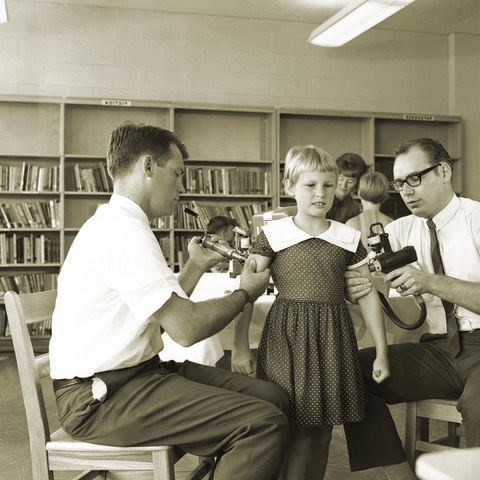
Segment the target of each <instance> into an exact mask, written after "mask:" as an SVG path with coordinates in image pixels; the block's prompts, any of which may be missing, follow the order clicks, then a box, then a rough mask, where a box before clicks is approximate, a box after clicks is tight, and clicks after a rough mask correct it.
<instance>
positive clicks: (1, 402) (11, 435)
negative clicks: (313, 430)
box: [0, 353, 404, 480]
mask: <svg viewBox="0 0 480 480" xmlns="http://www.w3.org/2000/svg"><path fill="white" fill-rule="evenodd" d="M47 390H48V392H50V389H47ZM46 406H47V410H48V412H49V416H50V418H51V419H54V420H53V421H52V420H51V427H52V429H53V428H57V427H58V421H56V408H55V404H54V400H53V392H52V393H48V394H47V395H46ZM0 412H1V418H2V420H1V430H0V465H1V470H0V479H1V480H31V478H32V476H31V475H32V473H31V466H30V454H29V446H28V433H27V426H26V420H25V411H24V408H23V399H22V395H21V390H20V384H19V380H18V372H17V368H16V363H15V358H14V356H13V354H11V353H0ZM392 412H393V415H394V418H395V421H396V423H397V426H398V428H399V432H400V435H401V436H402V438H403V429H404V427H403V423H404V422H403V418H404V406H403V405H398V406H395V407H393V408H392ZM195 462H196V459H195V458H194V457H189V458H185V459H183V460H182V461H181V464H180V465H179V466H178V468H177V480H183V479H184V478H185V477H186V473H185V471H186V470H187V469H188V468H189V467H190V466H192V465H195ZM73 477H74V475H72V474H71V473H67V472H61V473H58V474H56V475H55V479H56V480H67V479H71V478H73ZM135 479H136V480H137V477H135ZM325 479H326V480H349V479H351V480H385V479H386V476H385V474H384V473H383V470H382V469H380V468H378V469H373V470H369V471H366V472H357V473H351V472H350V470H349V467H348V461H347V452H346V446H345V438H344V434H343V429H342V428H341V427H335V429H334V433H333V441H332V444H331V449H330V459H329V466H328V470H327V474H326V477H325ZM246 480H247V479H246Z"/></svg>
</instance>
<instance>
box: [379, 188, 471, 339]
mask: <svg viewBox="0 0 480 480" xmlns="http://www.w3.org/2000/svg"><path fill="white" fill-rule="evenodd" d="M432 220H433V221H434V223H435V225H436V227H437V237H438V243H439V246H440V254H441V256H442V262H443V269H444V272H445V275H446V276H448V277H453V278H458V279H460V280H465V281H468V282H480V202H476V201H474V200H471V199H468V198H458V197H457V196H454V197H453V199H452V200H451V202H450V203H449V204H448V205H447V206H446V207H445V208H444V209H443V210H442V211H441V212H439V213H438V214H437V215H435V217H434V218H433V219H432ZM426 222H427V220H426V219H424V218H419V217H416V216H415V215H409V216H407V217H402V218H399V219H398V220H395V221H394V222H392V223H390V224H388V225H387V226H386V227H385V231H386V232H387V233H388V234H389V240H390V243H391V246H392V249H393V250H394V251H396V250H400V249H402V248H403V247H406V246H407V245H413V246H414V247H415V250H416V251H417V256H418V262H419V264H420V267H421V268H422V269H423V270H424V271H426V272H431V273H433V272H434V270H433V265H432V257H431V254H430V233H429V230H428V227H427V224H426ZM479 294H480V289H479ZM422 296H423V298H424V300H425V303H426V305H427V322H428V324H429V326H430V332H431V333H445V332H446V322H445V310H444V308H443V305H442V302H441V300H440V299H439V298H438V297H434V296H433V295H430V294H424V295H422ZM455 315H456V317H457V319H458V323H459V329H460V330H461V331H469V330H472V329H476V328H480V315H478V314H476V313H473V312H470V311H469V310H467V309H465V308H463V307H460V306H456V307H455Z"/></svg>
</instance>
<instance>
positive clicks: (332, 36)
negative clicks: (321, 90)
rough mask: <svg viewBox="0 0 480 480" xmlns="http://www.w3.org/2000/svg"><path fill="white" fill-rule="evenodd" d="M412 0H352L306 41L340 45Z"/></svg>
mask: <svg viewBox="0 0 480 480" xmlns="http://www.w3.org/2000/svg"><path fill="white" fill-rule="evenodd" d="M414 1H415V0H354V1H352V2H351V3H350V4H349V5H347V6H346V7H345V8H343V9H342V10H340V11H339V12H338V13H337V14H335V15H334V16H333V17H332V18H330V19H329V20H327V21H326V22H325V23H322V25H320V26H319V27H317V28H316V29H315V30H314V31H313V32H312V33H311V34H310V38H309V39H308V41H309V42H310V43H313V44H314V45H319V46H321V47H340V46H341V45H344V44H345V43H347V42H349V41H350V40H352V39H353V38H355V37H358V36H359V35H361V34H362V33H364V32H366V31H367V30H369V29H370V28H372V27H374V26H375V25H377V23H380V22H382V21H383V20H385V19H386V18H388V17H390V16H391V15H393V14H394V13H397V12H398V11H399V10H401V9H402V8H404V7H406V6H407V5H409V4H410V3H413V2H414Z"/></svg>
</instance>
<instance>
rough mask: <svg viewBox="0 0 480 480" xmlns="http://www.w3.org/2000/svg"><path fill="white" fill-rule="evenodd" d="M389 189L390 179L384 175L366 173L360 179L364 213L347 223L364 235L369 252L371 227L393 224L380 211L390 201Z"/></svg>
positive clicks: (364, 242) (359, 191)
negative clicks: (378, 224) (375, 224)
mask: <svg viewBox="0 0 480 480" xmlns="http://www.w3.org/2000/svg"><path fill="white" fill-rule="evenodd" d="M388 188H389V183H388V179H387V177H386V176H385V175H384V174H383V173H380V172H372V173H366V174H365V175H363V176H362V177H360V182H359V185H358V196H359V197H360V201H361V202H362V210H363V211H362V213H361V214H360V215H357V216H356V217H353V218H350V220H347V223H346V225H349V226H350V227H353V228H355V229H357V230H359V231H360V232H361V233H362V243H363V245H365V247H366V249H367V251H369V252H370V251H371V248H370V247H369V246H368V240H367V237H368V236H369V234H370V225H372V224H373V223H381V224H382V225H383V226H384V227H385V225H387V224H389V223H390V222H393V219H392V218H390V217H389V216H387V215H385V214H383V213H382V212H381V211H380V206H381V205H382V203H383V202H386V201H387V199H388Z"/></svg>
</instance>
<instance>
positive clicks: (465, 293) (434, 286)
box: [429, 275, 480, 314]
mask: <svg viewBox="0 0 480 480" xmlns="http://www.w3.org/2000/svg"><path fill="white" fill-rule="evenodd" d="M429 293H431V294H432V295H435V296H437V297H440V298H442V299H443V300H447V301H449V302H451V303H454V304H455V305H459V306H460V307H463V308H466V309H467V310H470V311H471V312H473V313H477V314H480V283H476V282H467V281H465V280H459V279H457V278H452V277H446V276H443V275H434V276H433V278H432V280H431V286H430V289H429Z"/></svg>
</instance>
